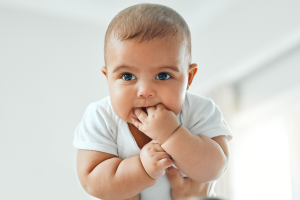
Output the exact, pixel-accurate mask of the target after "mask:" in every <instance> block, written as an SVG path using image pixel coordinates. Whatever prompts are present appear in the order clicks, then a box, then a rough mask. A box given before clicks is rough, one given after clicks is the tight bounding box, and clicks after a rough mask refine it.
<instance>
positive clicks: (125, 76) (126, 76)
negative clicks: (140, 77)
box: [122, 73, 136, 81]
mask: <svg viewBox="0 0 300 200" xmlns="http://www.w3.org/2000/svg"><path fill="white" fill-rule="evenodd" d="M122 79H123V80H125V81H131V80H134V79H136V77H135V76H133V75H132V74H130V73H124V74H122Z"/></svg>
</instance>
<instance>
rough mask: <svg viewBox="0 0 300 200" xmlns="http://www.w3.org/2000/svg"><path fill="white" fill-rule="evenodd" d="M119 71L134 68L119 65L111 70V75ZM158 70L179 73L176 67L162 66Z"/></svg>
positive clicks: (132, 68)
mask: <svg viewBox="0 0 300 200" xmlns="http://www.w3.org/2000/svg"><path fill="white" fill-rule="evenodd" d="M120 69H127V70H131V71H132V70H134V67H130V66H126V65H121V66H119V67H116V68H115V69H114V70H113V73H115V72H117V71H119V70H120ZM158 69H159V70H161V69H171V70H173V71H175V72H180V71H179V69H178V68H177V67H173V66H163V67H158Z"/></svg>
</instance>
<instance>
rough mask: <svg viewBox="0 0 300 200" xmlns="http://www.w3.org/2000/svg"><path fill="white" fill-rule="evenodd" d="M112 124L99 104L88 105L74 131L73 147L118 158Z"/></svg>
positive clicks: (114, 131) (107, 114)
mask: <svg viewBox="0 0 300 200" xmlns="http://www.w3.org/2000/svg"><path fill="white" fill-rule="evenodd" d="M113 124H114V122H113V120H112V119H111V117H110V115H109V113H108V112H107V110H106V109H105V108H104V107H103V106H101V105H99V102H95V103H92V104H90V105H89V106H88V107H87V109H86V110H85V113H84V115H83V118H82V121H81V122H80V123H79V124H78V126H77V128H76V130H75V137H74V141H73V145H74V147H76V148H77V149H86V150H95V151H101V152H105V153H109V154H113V155H115V156H118V150H117V143H116V130H115V129H116V128H115V127H116V126H114V125H113Z"/></svg>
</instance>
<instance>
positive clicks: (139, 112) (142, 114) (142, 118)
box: [133, 108, 148, 123]
mask: <svg viewBox="0 0 300 200" xmlns="http://www.w3.org/2000/svg"><path fill="white" fill-rule="evenodd" d="M133 111H134V113H135V115H136V116H137V117H138V119H139V120H140V121H141V122H142V123H144V122H145V121H146V120H147V118H148V115H147V114H146V113H145V112H144V111H143V110H142V109H140V108H134V109H133Z"/></svg>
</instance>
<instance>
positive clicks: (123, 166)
mask: <svg viewBox="0 0 300 200" xmlns="http://www.w3.org/2000/svg"><path fill="white" fill-rule="evenodd" d="M77 173H78V177H79V181H80V183H81V185H82V187H83V188H84V190H85V191H86V192H87V193H88V194H90V195H92V196H94V197H97V198H100V199H109V200H114V199H116V200H119V199H128V198H131V197H133V196H135V195H137V194H139V193H140V192H141V191H143V190H145V189H146V188H148V187H151V186H152V185H154V184H155V183H156V181H157V180H155V179H153V178H151V177H149V176H148V174H147V173H146V171H145V169H144V167H143V165H142V163H141V160H140V157H139V156H135V157H131V158H128V159H124V160H122V159H121V158H118V157H116V156H114V155H112V154H108V153H103V152H98V151H89V150H78V154H77Z"/></svg>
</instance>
